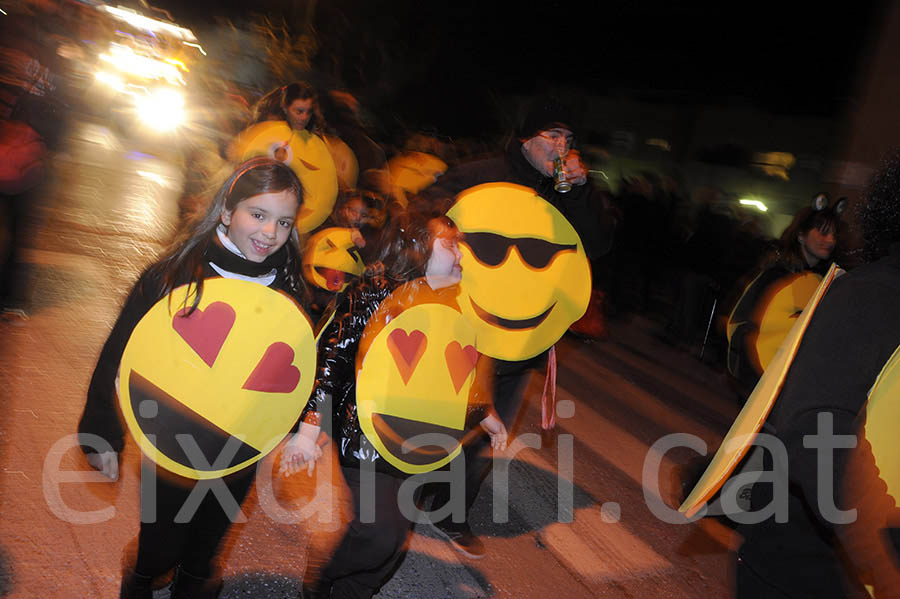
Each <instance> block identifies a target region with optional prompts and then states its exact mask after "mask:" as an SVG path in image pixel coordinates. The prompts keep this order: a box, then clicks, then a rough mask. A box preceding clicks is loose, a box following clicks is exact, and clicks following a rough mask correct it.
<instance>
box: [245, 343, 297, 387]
mask: <svg viewBox="0 0 900 599" xmlns="http://www.w3.org/2000/svg"><path fill="white" fill-rule="evenodd" d="M293 361H294V350H293V349H291V346H290V345H288V344H287V343H282V342H280V341H276V342H275V343H273V344H272V345H270V346H269V347H267V348H266V353H264V354H263V357H262V359H261V360H260V361H259V363H258V364H257V365H256V368H254V369H253V372H251V373H250V376H249V377H247V382H245V383H244V386H243V387H242V389H249V390H251V391H264V392H266V393H290V392H292V391H293V390H294V389H296V388H297V383H299V382H300V371H299V370H298V369H297V367H296V366H294V365H293V364H292V362H293Z"/></svg>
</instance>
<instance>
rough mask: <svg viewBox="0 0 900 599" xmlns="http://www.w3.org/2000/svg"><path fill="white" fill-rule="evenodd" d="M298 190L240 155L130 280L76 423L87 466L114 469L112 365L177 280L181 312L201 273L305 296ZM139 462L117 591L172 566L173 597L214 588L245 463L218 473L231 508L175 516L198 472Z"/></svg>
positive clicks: (292, 179) (212, 500) (280, 168)
mask: <svg viewBox="0 0 900 599" xmlns="http://www.w3.org/2000/svg"><path fill="white" fill-rule="evenodd" d="M302 197H303V194H302V188H301V186H300V181H299V180H298V179H297V176H296V175H295V174H294V172H293V171H292V170H291V169H290V168H288V167H287V166H285V165H284V164H282V163H280V162H278V161H276V160H272V159H269V158H255V159H253V160H249V161H247V162H245V163H243V164H241V165H239V166H238V167H237V168H236V169H235V170H234V172H233V173H232V175H231V176H230V177H229V178H228V180H227V181H226V182H225V184H224V185H223V186H222V188H221V189H220V190H219V192H218V193H217V194H216V196H215V200H214V201H213V202H212V204H211V206H210V208H209V210H208V212H207V213H206V216H205V217H204V218H203V219H202V220H201V221H200V222H199V223H197V224H196V226H194V227H193V228H191V229H190V230H189V231H188V233H187V234H186V235H185V236H184V237H182V238H181V239H180V240H179V241H177V242H176V243H175V244H174V245H173V247H172V249H171V250H170V251H169V252H168V253H167V254H166V255H165V256H164V257H163V258H162V259H161V260H160V261H159V262H157V263H156V264H154V265H152V266H150V267H149V268H148V269H147V270H146V271H145V272H144V274H143V275H142V276H141V277H140V279H138V281H137V283H135V285H134V288H133V289H132V290H131V293H130V294H129V296H128V298H127V300H126V301H125V305H124V307H123V308H122V312H121V314H120V315H119V318H118V320H117V321H116V323H115V325H114V326H113V329H112V332H111V333H110V335H109V338H108V339H107V341H106V344H105V345H104V346H103V349H102V351H101V353H100V358H99V360H98V362H97V367H96V369H95V370H94V374H93V377H92V378H91V384H90V388H89V389H88V397H87V404H86V405H85V409H84V413H83V415H82V417H81V421H80V423H79V426H78V432H79V441H80V443H82V448H83V449H84V451H85V453H86V454H87V459H88V462H90V464H91V465H92V466H93V467H95V468H96V469H98V470H100V471H101V472H102V473H103V474H104V475H106V476H107V477H109V478H111V479H113V480H115V479H117V478H118V472H119V465H118V454H119V453H120V452H121V451H122V449H123V448H124V445H125V443H124V430H123V427H122V424H121V420H120V416H119V411H118V409H117V408H116V407H115V406H116V404H117V403H118V402H117V399H116V397H117V394H118V391H117V388H118V380H117V376H116V373H117V372H118V369H119V362H120V360H121V358H122V355H123V352H124V351H125V347H126V344H127V343H128V340H129V337H130V336H131V333H132V331H133V330H134V329H135V327H136V326H137V324H138V322H139V321H140V320H141V318H142V317H143V316H144V315H145V314H146V313H147V312H148V311H149V310H150V309H151V308H152V307H153V306H154V304H156V303H157V302H158V301H159V300H160V299H162V298H164V297H166V296H167V295H169V294H170V293H172V292H173V290H175V289H176V288H178V287H181V286H182V285H185V284H191V285H193V286H194V287H195V288H196V289H197V293H196V294H195V297H194V303H193V305H192V306H190V307H189V311H188V315H190V313H191V312H192V311H193V310H195V309H196V308H197V306H198V305H199V302H200V297H201V295H202V293H203V282H204V280H205V279H207V278H210V277H216V276H221V277H224V278H230V279H239V280H243V281H250V282H253V283H258V284H260V285H265V286H266V287H270V288H272V289H276V290H280V291H283V292H286V293H287V294H288V295H290V296H291V297H293V298H294V299H295V300H297V301H298V302H299V303H300V304H301V305H305V299H306V289H305V287H304V284H303V279H302V277H301V275H300V245H299V240H298V236H297V232H296V230H295V229H294V218H295V215H296V214H297V212H298V210H299V209H300V205H301V198H302ZM148 467H149V468H151V469H152V468H155V470H156V477H155V479H156V483H155V489H154V487H153V486H152V485H153V483H150V484H149V485H148V486H149V490H151V491H155V495H152V496H150V497H149V499H148V497H147V496H145V494H144V493H143V487H142V504H141V526H140V533H139V535H138V549H137V557H136V559H135V560H134V561H133V562H132V563H130V564H129V565H128V566H127V568H126V571H125V575H124V577H123V580H122V586H121V591H120V597H121V598H125V599H133V598H139V599H150V597H151V593H152V591H151V583H152V582H153V579H154V578H155V577H158V576H161V575H162V574H164V573H166V572H168V571H169V570H171V569H172V568H173V567H174V568H176V573H175V580H174V583H173V586H172V594H171V596H172V597H173V598H184V597H191V598H203V599H206V598H213V597H216V596H217V595H218V593H219V589H220V587H221V583H220V581H219V580H218V579H217V577H216V576H215V575H214V567H213V559H214V557H215V555H216V553H217V552H218V548H219V546H220V544H221V542H222V538H223V537H224V535H225V532H226V531H227V530H228V527H229V525H230V524H231V522H232V521H233V519H234V518H235V516H236V515H237V514H238V513H239V511H240V504H241V502H242V501H243V500H244V498H245V497H246V495H247V493H248V491H249V490H250V486H251V485H252V483H253V472H254V469H253V468H245V469H243V470H239V471H238V472H235V473H233V474H231V475H228V476H226V477H224V478H222V479H221V480H222V481H224V484H225V486H226V487H227V488H228V490H229V492H230V493H231V496H232V497H233V498H234V500H235V502H234V503H232V504H231V505H230V507H227V506H225V505H223V504H220V502H219V501H218V497H216V496H215V495H214V494H207V495H206V496H205V497H204V498H203V501H202V503H201V504H200V505H199V507H197V509H196V511H195V512H194V514H193V516H191V517H189V519H188V520H187V521H186V522H184V521H181V520H179V519H178V517H177V515H178V514H179V512H180V510H181V508H182V507H183V506H186V504H185V501H186V500H187V498H188V497H189V496H190V495H191V492H192V491H193V490H194V487H195V486H197V484H198V481H196V480H193V479H186V478H183V477H180V476H176V475H174V474H171V473H169V472H167V471H164V470H162V469H161V468H160V467H155V466H154V465H153V464H151V463H149V462H146V461H145V464H144V469H146V468H148ZM145 501H146V502H147V504H145V503H144V502H145Z"/></svg>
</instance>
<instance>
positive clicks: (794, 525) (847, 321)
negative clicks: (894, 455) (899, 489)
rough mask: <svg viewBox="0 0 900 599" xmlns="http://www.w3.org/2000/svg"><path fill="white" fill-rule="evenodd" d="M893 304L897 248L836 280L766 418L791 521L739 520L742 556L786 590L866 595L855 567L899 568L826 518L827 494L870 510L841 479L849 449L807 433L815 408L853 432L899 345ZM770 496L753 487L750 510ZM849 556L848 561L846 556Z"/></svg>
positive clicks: (898, 274)
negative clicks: (781, 452)
mask: <svg viewBox="0 0 900 599" xmlns="http://www.w3.org/2000/svg"><path fill="white" fill-rule="evenodd" d="M898 303H900V256H898V255H892V256H890V257H888V258H885V259H883V260H881V261H879V262H876V263H874V264H870V265H866V266H862V267H859V268H857V269H855V270H853V271H852V272H850V273H848V274H846V275H843V276H841V277H840V278H839V279H837V280H836V281H835V282H834V283H833V284H832V286H831V288H830V289H829V291H828V293H827V294H826V295H825V297H824V298H822V302H821V304H820V305H819V308H818V309H817V310H816V313H815V314H814V315H813V318H812V320H811V321H810V323H809V328H808V329H807V331H806V333H805V334H804V336H803V340H802V342H801V344H800V347H799V349H798V351H797V356H796V358H795V359H794V361H793V363H792V365H791V368H790V371H789V372H788V375H787V379H786V380H785V383H784V388H783V390H782V392H781V395H780V397H779V398H778V400H777V401H776V403H775V406H774V408H773V411H772V414H771V415H770V417H769V419H770V421H771V422H772V423H773V424H774V425H775V428H776V430H777V431H778V432H777V435H778V439H779V440H780V441H781V443H783V445H782V447H784V449H785V450H786V452H787V458H788V466H789V476H790V486H789V493H788V521H787V522H783V523H778V522H775V520H774V518H773V517H771V516H770V517H769V518H767V519H766V520H765V521H763V522H761V523H759V524H755V525H752V526H742V527H741V528H740V529H739V530H740V532H741V533H742V535H743V536H744V538H745V543H744V545H743V546H742V548H741V555H742V558H743V560H744V562H745V563H746V564H747V565H748V566H749V567H751V568H752V569H753V570H754V571H755V572H756V573H757V574H759V575H760V576H762V577H763V578H764V579H766V580H767V581H768V582H769V583H770V584H771V585H773V586H774V587H776V588H778V589H779V590H781V591H782V592H783V593H785V594H786V596H790V597H857V596H859V597H866V596H868V595H867V594H866V593H865V591H863V590H862V587H861V586H860V583H859V581H858V579H857V575H858V574H859V572H860V570H859V569H858V568H860V567H862V568H876V569H877V568H880V572H878V574H879V575H885V574H886V572H885V571H884V569H885V568H888V569H889V568H895V569H896V568H897V564H896V563H894V564H889V565H887V566H885V565H884V564H883V563H881V564H878V565H875V562H873V561H872V560H871V559H870V557H869V555H868V552H871V554H872V555H877V554H879V553H880V552H881V549H882V548H879V547H873V546H872V544H871V542H870V543H868V544H865V543H864V544H863V545H862V546H855V547H853V548H850V547H848V546H846V545H845V544H844V541H843V540H842V539H846V538H852V537H855V535H856V533H855V532H854V530H853V526H855V525H850V527H849V528H848V527H847V526H846V525H837V524H835V523H831V522H829V521H828V518H826V515H825V514H823V512H822V511H821V509H820V508H821V503H820V501H819V498H820V497H828V499H829V500H833V501H834V502H835V505H836V506H837V508H838V509H840V510H847V509H849V508H858V518H857V523H865V522H866V521H868V520H873V521H874V520H875V519H876V516H877V514H873V513H871V512H870V511H868V510H867V509H866V507H864V505H863V504H861V503H858V501H859V498H858V497H855V496H854V495H855V491H857V490H859V489H858V488H857V489H853V488H848V487H847V486H846V485H845V484H844V483H845V481H846V477H848V476H850V475H853V476H856V474H857V472H856V470H857V468H855V467H854V468H852V469H848V467H847V465H848V463H849V460H850V458H851V456H852V455H853V454H852V453H851V452H849V451H848V450H846V449H835V450H833V452H829V451H826V450H824V449H823V450H822V454H821V456H820V455H819V451H818V450H817V447H816V445H817V443H816V442H814V441H812V439H811V438H810V436H813V435H816V434H817V432H818V431H819V416H820V414H826V413H827V414H830V415H831V416H830V419H831V426H832V427H833V429H832V430H833V434H834V435H848V436H852V435H856V434H857V433H858V427H859V424H860V420H859V418H860V416H861V415H863V414H864V408H865V405H866V399H867V397H868V394H869V390H870V389H871V388H872V385H873V384H874V382H875V380H876V378H877V377H878V375H879V373H880V372H881V371H882V369H883V368H884V366H885V364H886V363H887V362H888V360H889V359H890V358H891V356H892V355H893V353H894V352H895V350H896V349H897V348H898V346H900V310H897V305H898ZM824 430H825V429H823V431H824ZM827 438H828V437H827V436H826V439H827ZM860 446H861V447H863V448H864V446H863V445H862V444H860ZM767 468H769V469H770V468H771V467H770V466H767ZM826 472H827V476H823V474H824V473H826ZM875 472H876V474H877V471H875ZM781 484H782V485H783V484H784V483H783V482H782V483H781ZM873 488H874V489H876V490H877V487H873ZM882 488H883V483H882ZM771 501H772V485H771V484H769V483H762V484H756V485H754V486H753V501H752V503H753V509H754V510H761V509H762V508H764V507H766V506H767V505H769V504H770V503H771ZM890 503H891V505H893V500H891V501H890ZM878 532H880V533H883V532H884V531H883V529H882V530H881V531H878ZM845 535H849V537H848V536H845ZM869 540H870V541H871V539H869ZM883 540H884V539H881V540H879V541H876V544H878V543H880V542H883ZM848 555H849V556H850V558H851V560H852V561H854V562H856V563H855V564H854V565H850V564H849V563H848V562H847V559H846V557H847V556H848ZM739 590H740V589H739ZM894 590H896V589H894ZM876 596H878V595H877V594H876ZM738 597H742V595H741V594H740V593H739V594H738Z"/></svg>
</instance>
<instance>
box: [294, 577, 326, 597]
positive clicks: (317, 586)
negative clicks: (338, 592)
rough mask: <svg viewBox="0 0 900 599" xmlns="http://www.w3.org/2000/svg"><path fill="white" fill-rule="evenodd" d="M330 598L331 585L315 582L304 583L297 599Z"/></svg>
mask: <svg viewBox="0 0 900 599" xmlns="http://www.w3.org/2000/svg"><path fill="white" fill-rule="evenodd" d="M330 597H331V583H330V582H323V581H316V582H309V583H307V582H304V583H303V590H302V591H300V596H299V599H329V598H330Z"/></svg>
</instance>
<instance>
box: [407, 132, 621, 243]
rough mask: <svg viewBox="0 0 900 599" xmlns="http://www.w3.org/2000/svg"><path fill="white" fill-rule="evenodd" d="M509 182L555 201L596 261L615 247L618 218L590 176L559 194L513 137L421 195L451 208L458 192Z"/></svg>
mask: <svg viewBox="0 0 900 599" xmlns="http://www.w3.org/2000/svg"><path fill="white" fill-rule="evenodd" d="M498 182H508V183H515V184H517V185H524V186H525V187H530V188H531V189H533V190H535V192H537V194H538V195H539V196H541V197H542V198H544V199H545V200H547V201H548V202H550V203H551V204H553V206H554V207H555V208H556V209H557V210H559V211H560V212H561V213H562V214H563V216H565V217H566V219H567V220H568V221H569V222H570V223H571V224H572V226H573V227H575V230H576V231H577V232H578V236H579V237H581V243H582V244H584V249H585V252H586V253H587V255H588V258H590V259H591V260H595V259H597V258H599V257H601V256H603V255H604V254H606V253H607V252H609V250H610V248H611V247H612V242H613V234H614V232H615V229H616V218H615V216H614V215H613V212H612V211H611V210H608V209H607V208H606V206H605V203H604V200H603V198H602V197H601V196H600V194H599V193H597V192H596V190H595V189H594V187H593V185H591V182H590V179H588V181H587V183H585V184H584V185H575V186H573V187H572V189H571V191H569V192H568V193H559V192H558V191H556V190H555V189H553V186H554V184H555V181H554V180H553V178H552V177H546V176H544V174H543V173H541V172H540V171H538V170H537V169H535V168H534V167H533V166H532V165H531V163H529V162H528V160H527V159H526V158H525V155H524V154H523V153H522V143H521V142H519V141H517V140H513V141H512V142H510V143H509V144H508V145H507V147H506V150H505V152H504V153H503V154H501V155H499V156H495V157H492V158H486V159H483V160H476V161H474V162H469V163H466V164H462V165H460V166H458V167H455V168H453V169H450V170H449V171H447V173H446V174H445V175H443V176H442V177H441V178H440V179H438V181H437V183H435V184H434V185H432V186H431V187H429V188H428V189H426V190H425V191H424V192H423V193H422V195H423V197H425V198H426V199H427V200H430V201H432V202H435V203H436V204H437V205H438V206H439V207H441V208H444V209H449V207H450V205H451V204H452V202H453V199H454V198H455V197H456V195H457V194H458V193H459V192H461V191H463V190H465V189H468V188H470V187H474V186H476V185H480V184H482V183H498Z"/></svg>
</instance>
